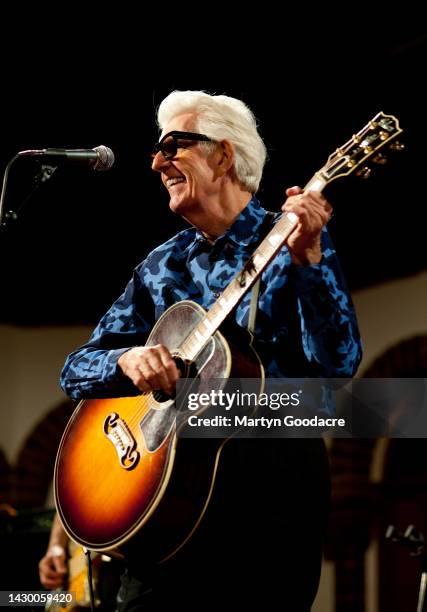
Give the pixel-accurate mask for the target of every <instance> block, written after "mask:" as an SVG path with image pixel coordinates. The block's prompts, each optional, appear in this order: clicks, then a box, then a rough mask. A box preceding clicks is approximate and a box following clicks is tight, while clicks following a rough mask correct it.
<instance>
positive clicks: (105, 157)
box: [18, 145, 114, 172]
mask: <svg viewBox="0 0 427 612" xmlns="http://www.w3.org/2000/svg"><path fill="white" fill-rule="evenodd" d="M18 156H21V157H26V156H29V157H45V158H46V160H49V161H52V162H53V163H57V164H59V163H64V162H67V163H68V162H70V163H73V164H80V165H83V166H91V167H92V168H93V169H94V170H98V171H100V172H102V171H104V170H109V169H110V168H111V166H112V165H113V164H114V153H113V152H112V150H111V149H110V148H109V147H106V146H104V145H100V146H99V147H94V148H93V149H29V150H28V151H20V152H19V153H18Z"/></svg>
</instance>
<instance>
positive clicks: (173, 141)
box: [152, 130, 215, 159]
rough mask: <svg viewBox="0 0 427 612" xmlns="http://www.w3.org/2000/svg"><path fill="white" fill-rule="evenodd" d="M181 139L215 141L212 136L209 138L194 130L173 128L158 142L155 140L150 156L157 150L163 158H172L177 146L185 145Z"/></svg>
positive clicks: (155, 153)
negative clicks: (187, 130)
mask: <svg viewBox="0 0 427 612" xmlns="http://www.w3.org/2000/svg"><path fill="white" fill-rule="evenodd" d="M181 140H194V141H203V142H215V141H214V140H212V138H209V137H208V136H205V135H204V134H196V132H179V131H177V130H174V131H173V132H168V133H167V134H165V135H164V136H163V138H162V139H161V140H160V141H159V142H156V144H155V145H154V149H153V153H152V156H153V157H154V156H155V155H157V153H158V152H159V151H161V153H162V155H163V157H164V158H165V159H172V157H175V155H176V153H177V151H178V149H179V148H181V147H185V145H184V144H182V143H181V142H180V141H181Z"/></svg>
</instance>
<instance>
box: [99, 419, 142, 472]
mask: <svg viewBox="0 0 427 612" xmlns="http://www.w3.org/2000/svg"><path fill="white" fill-rule="evenodd" d="M104 433H105V435H106V436H107V438H108V439H109V440H110V442H111V443H112V444H113V446H114V448H115V449H116V452H117V456H118V458H119V461H120V465H121V466H122V468H124V469H125V470H132V469H133V468H134V467H136V465H137V463H138V461H139V459H140V453H139V452H138V451H137V450H136V440H135V438H134V437H133V435H132V432H131V431H130V429H129V427H128V425H127V424H126V422H125V421H124V420H123V419H121V418H120V417H119V415H118V414H117V412H112V413H111V414H109V415H108V416H107V418H106V419H105V421H104Z"/></svg>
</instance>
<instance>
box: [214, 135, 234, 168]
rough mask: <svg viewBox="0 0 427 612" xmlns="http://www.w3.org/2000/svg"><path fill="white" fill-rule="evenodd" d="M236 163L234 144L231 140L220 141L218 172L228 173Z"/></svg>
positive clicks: (217, 159)
mask: <svg viewBox="0 0 427 612" xmlns="http://www.w3.org/2000/svg"><path fill="white" fill-rule="evenodd" d="M233 163H234V146H233V145H232V143H231V142H230V141H229V140H221V142H220V143H218V148H217V157H216V164H217V169H218V173H219V174H220V175H221V174H226V173H227V172H228V171H229V170H230V168H232V166H233Z"/></svg>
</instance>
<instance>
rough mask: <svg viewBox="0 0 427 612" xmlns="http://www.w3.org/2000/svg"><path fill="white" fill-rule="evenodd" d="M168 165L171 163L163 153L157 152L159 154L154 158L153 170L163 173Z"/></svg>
mask: <svg viewBox="0 0 427 612" xmlns="http://www.w3.org/2000/svg"><path fill="white" fill-rule="evenodd" d="M168 164H169V161H168V160H167V159H165V158H164V156H163V153H162V152H161V151H157V153H156V154H155V155H154V156H153V160H152V162H151V169H152V170H154V171H155V172H162V170H163V169H164V168H165V167H167V166H168Z"/></svg>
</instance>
